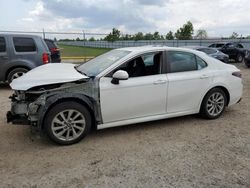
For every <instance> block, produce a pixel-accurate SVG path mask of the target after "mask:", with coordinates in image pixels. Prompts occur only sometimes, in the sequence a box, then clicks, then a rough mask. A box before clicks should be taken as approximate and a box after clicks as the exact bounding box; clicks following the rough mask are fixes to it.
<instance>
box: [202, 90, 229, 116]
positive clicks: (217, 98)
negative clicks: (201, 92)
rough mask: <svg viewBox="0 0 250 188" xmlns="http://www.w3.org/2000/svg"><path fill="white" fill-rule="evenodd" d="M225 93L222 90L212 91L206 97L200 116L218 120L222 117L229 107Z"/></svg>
mask: <svg viewBox="0 0 250 188" xmlns="http://www.w3.org/2000/svg"><path fill="white" fill-rule="evenodd" d="M227 101H228V99H227V97H226V94H225V92H224V91H223V90H222V89H220V88H213V89H211V90H210V91H209V92H208V93H207V94H206V96H205V97H204V99H203V101H202V104H201V108H200V115H201V117H203V118H206V119H216V118H218V117H220V116H221V115H222V113H223V112H224V110H225V107H226V105H227Z"/></svg>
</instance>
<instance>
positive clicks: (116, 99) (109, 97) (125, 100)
mask: <svg viewBox="0 0 250 188" xmlns="http://www.w3.org/2000/svg"><path fill="white" fill-rule="evenodd" d="M161 66H162V52H157V53H156V52H155V53H149V54H144V55H141V56H139V57H136V58H134V59H132V60H131V61H129V62H126V63H124V64H123V65H121V66H120V67H119V68H118V69H116V70H114V71H113V72H115V71H117V70H125V71H127V72H128V74H129V78H128V80H120V81H119V84H117V85H116V84H112V83H111V80H112V77H110V76H105V77H102V78H101V79H100V101H101V112H102V118H103V123H110V122H115V121H122V120H128V119H133V118H141V117H147V116H154V115H160V114H165V113H166V104H167V85H168V81H167V76H166V74H161ZM113 72H111V74H109V75H112V73H113Z"/></svg>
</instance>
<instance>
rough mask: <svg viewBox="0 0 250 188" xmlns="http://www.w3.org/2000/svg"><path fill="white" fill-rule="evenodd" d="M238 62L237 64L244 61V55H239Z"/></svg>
mask: <svg viewBox="0 0 250 188" xmlns="http://www.w3.org/2000/svg"><path fill="white" fill-rule="evenodd" d="M236 61H237V63H242V62H243V61H244V56H243V55H242V54H238V55H237V58H236Z"/></svg>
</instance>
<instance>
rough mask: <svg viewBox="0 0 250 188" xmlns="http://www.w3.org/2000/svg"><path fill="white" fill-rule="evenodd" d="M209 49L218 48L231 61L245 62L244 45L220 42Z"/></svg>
mask: <svg viewBox="0 0 250 188" xmlns="http://www.w3.org/2000/svg"><path fill="white" fill-rule="evenodd" d="M209 47H212V48H217V49H218V50H220V51H221V52H223V53H225V54H227V55H229V59H233V60H235V61H236V62H239V63H241V62H243V61H244V57H245V51H246V49H244V47H243V45H242V44H240V43H234V42H218V43H214V44H211V45H209Z"/></svg>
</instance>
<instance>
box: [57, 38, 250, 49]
mask: <svg viewBox="0 0 250 188" xmlns="http://www.w3.org/2000/svg"><path fill="white" fill-rule="evenodd" d="M215 42H240V43H241V44H242V45H243V46H244V47H245V48H247V49H250V39H241V40H238V39H234V40H232V39H204V40H195V39H194V40H139V41H125V40H124V41H114V42H108V41H62V42H59V43H60V44H64V45H72V46H87V47H95V48H122V47H133V46H145V45H164V46H169V47H181V46H209V45H210V44H212V43H215Z"/></svg>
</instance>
